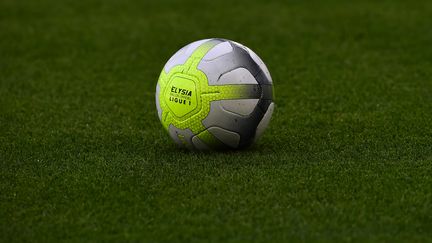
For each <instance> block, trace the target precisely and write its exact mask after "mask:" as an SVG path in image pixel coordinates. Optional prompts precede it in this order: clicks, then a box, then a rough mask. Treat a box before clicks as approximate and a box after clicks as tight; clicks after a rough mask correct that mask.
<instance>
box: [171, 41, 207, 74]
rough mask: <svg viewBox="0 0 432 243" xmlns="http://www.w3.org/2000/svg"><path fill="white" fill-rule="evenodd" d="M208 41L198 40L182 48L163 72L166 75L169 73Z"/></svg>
mask: <svg viewBox="0 0 432 243" xmlns="http://www.w3.org/2000/svg"><path fill="white" fill-rule="evenodd" d="M208 40H209V39H205V40H199V41H195V42H192V43H191V44H189V45H187V46H185V47H183V48H182V49H180V50H179V51H178V52H176V53H175V54H174V55H173V56H172V57H171V58H170V59H169V60H168V62H167V63H166V64H165V67H164V70H165V72H166V73H169V71H170V70H171V68H173V67H174V66H177V65H181V64H184V63H185V62H186V60H187V59H188V58H189V57H190V56H191V55H192V53H193V52H194V51H195V50H196V49H197V48H198V47H199V46H200V45H201V44H202V43H204V42H206V41H208Z"/></svg>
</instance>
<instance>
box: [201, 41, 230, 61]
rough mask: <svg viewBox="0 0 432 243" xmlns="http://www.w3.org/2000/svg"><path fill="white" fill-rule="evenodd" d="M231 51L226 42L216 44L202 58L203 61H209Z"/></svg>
mask: <svg viewBox="0 0 432 243" xmlns="http://www.w3.org/2000/svg"><path fill="white" fill-rule="evenodd" d="M232 51H233V48H232V46H231V44H230V43H229V42H228V41H225V42H222V43H220V44H217V45H216V46H215V47H213V48H212V49H211V50H210V51H209V52H207V54H206V55H205V56H204V57H203V60H206V61H210V60H213V59H216V58H218V57H220V56H223V55H225V54H227V53H230V52H232Z"/></svg>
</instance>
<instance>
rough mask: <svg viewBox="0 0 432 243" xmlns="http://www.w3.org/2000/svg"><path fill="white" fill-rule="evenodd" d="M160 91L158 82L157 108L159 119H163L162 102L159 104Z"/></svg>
mask: <svg viewBox="0 0 432 243" xmlns="http://www.w3.org/2000/svg"><path fill="white" fill-rule="evenodd" d="M159 92H160V86H159V83H158V84H157V85H156V108H157V113H158V117H159V120H161V119H162V109H161V107H160V104H159Z"/></svg>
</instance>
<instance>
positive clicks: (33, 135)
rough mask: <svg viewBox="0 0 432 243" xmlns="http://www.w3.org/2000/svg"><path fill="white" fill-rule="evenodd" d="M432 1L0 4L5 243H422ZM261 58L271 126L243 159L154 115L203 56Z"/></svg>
mask: <svg viewBox="0 0 432 243" xmlns="http://www.w3.org/2000/svg"><path fill="white" fill-rule="evenodd" d="M431 16H432V2H431V1H426V0H425V1H349V2H347V1H281V2H277V1H255V2H254V1H236V2H232V1H204V0H203V1H199V2H192V1H178V2H177V1H153V2H148V3H146V1H115V0H104V1H102V0H89V1H72V0H70V1H54V0H40V1H24V0H1V1H0V166H1V168H0V169H1V170H0V241H2V242H12V241H17V242H18V241H20V242H21V241H32V242H58V241H72V242H82V241H90V242H94V241H117V242H119V241H121V242H123V241H152V242H153V241H162V242H167V241H168V242H171V241H184V242H195V241H198V242H199V241H201V242H202V241H204V242H206V241H221V242H227V241H228V242H231V241H233V242H238V241H246V242H249V241H268V242H277V241H284V242H287V241H308V242H309V241H319V242H322V241H328V242H334V241H380V242H381V241H387V242H395V241H407V242H412V241H430V240H431V239H432V231H431V229H432V47H431V43H432V31H431ZM208 37H222V38H228V39H233V40H236V41H238V42H241V43H243V44H245V45H247V46H249V47H250V48H251V49H253V50H255V51H256V52H257V53H258V54H259V55H260V56H261V57H262V58H263V60H264V61H265V62H266V64H267V65H268V67H269V69H270V71H271V73H272V76H273V79H274V83H275V93H276V104H277V107H276V111H275V113H274V115H273V119H272V122H271V125H270V127H269V129H268V130H267V131H266V133H265V134H264V136H263V137H262V139H261V140H260V141H259V142H258V143H257V144H256V145H255V146H253V147H252V148H250V149H248V150H246V151H239V152H225V153H194V152H187V151H183V150H179V149H177V148H176V147H175V145H174V144H173V143H172V142H171V140H170V138H169V137H168V135H167V134H166V133H165V132H164V131H163V129H162V126H161V124H160V123H159V120H158V118H157V115H156V108H155V104H154V90H155V85H156V82H157V78H158V75H159V73H160V71H161V69H162V67H163V65H164V63H165V62H166V60H167V59H168V58H169V57H170V56H171V55H172V54H173V53H174V52H175V51H176V50H178V49H179V48H180V47H182V46H183V45H185V44H187V43H189V42H192V41H194V40H197V39H202V38H208Z"/></svg>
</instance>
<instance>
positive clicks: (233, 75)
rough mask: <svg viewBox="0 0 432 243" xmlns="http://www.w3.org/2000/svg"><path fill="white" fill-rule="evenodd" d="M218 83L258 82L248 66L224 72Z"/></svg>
mask: <svg viewBox="0 0 432 243" xmlns="http://www.w3.org/2000/svg"><path fill="white" fill-rule="evenodd" d="M217 84H218V85H225V84H258V82H257V81H256V79H255V77H254V76H253V75H252V74H251V73H250V72H249V70H247V69H246V68H237V69H234V70H232V71H230V72H227V73H225V74H223V75H222V76H221V77H220V78H219V80H218V82H217Z"/></svg>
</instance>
